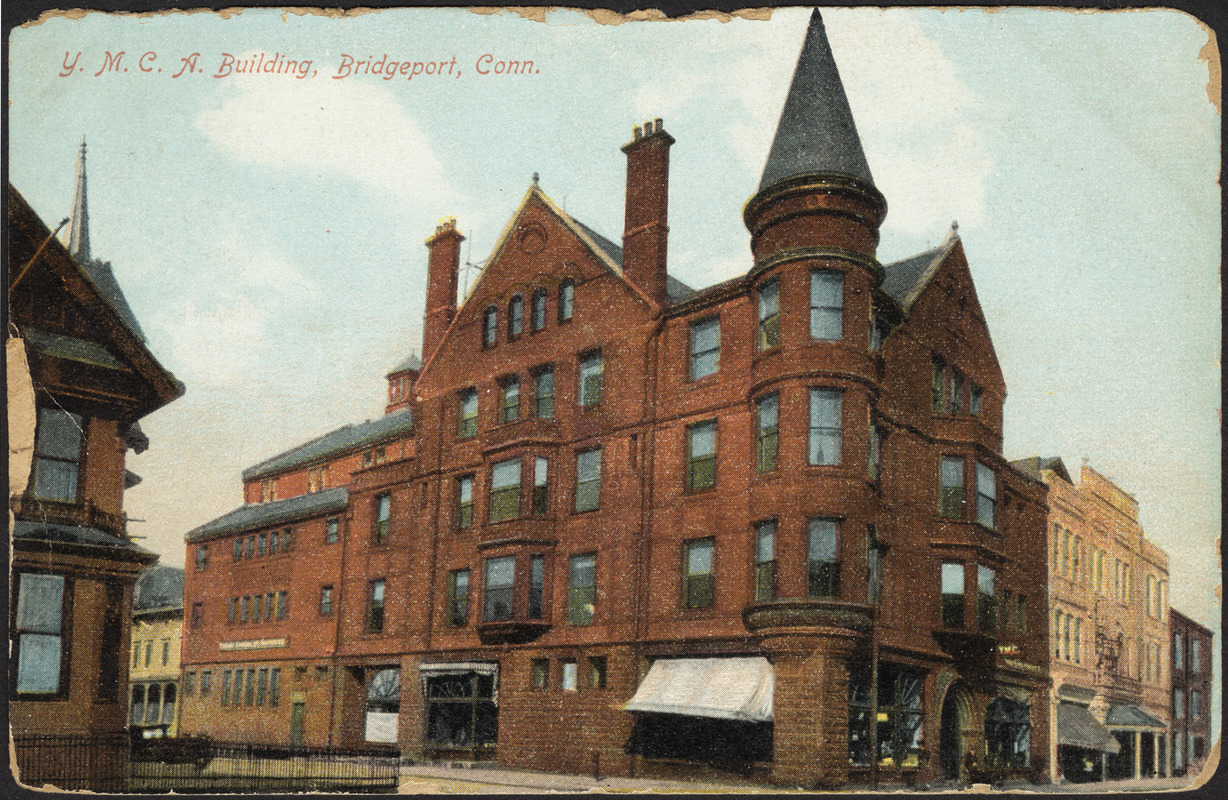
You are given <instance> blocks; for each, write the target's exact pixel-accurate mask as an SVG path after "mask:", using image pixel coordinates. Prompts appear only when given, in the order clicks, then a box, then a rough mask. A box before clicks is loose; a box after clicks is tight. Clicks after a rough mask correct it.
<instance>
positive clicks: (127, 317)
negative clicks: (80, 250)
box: [81, 261, 145, 342]
mask: <svg viewBox="0 0 1228 800" xmlns="http://www.w3.org/2000/svg"><path fill="white" fill-rule="evenodd" d="M81 266H82V267H83V268H84V269H85V274H86V275H87V276H89V279H90V280H91V281H92V282H93V284H94V288H96V289H97V290H98V293H99V294H100V295H102V299H103V300H105V301H106V302H107V305H109V306H110V307H111V308H112V310H114V311H115V313H116V314H118V315H119V318H120V319H121V320H123V321H124V324H125V325H127V326H128V327H129V328H131V329H132V332H133V333H135V334H136V336H137V338H138V339H140V340H141V341H142V342H143V341H145V331H143V330H141V324H140V323H139V322H137V321H136V314H134V313H132V306H130V305H128V298H126V297H124V290H123V289H121V288H119V282H118V281H116V280H115V273H114V271H112V269H111V262H109V261H84V262H81Z"/></svg>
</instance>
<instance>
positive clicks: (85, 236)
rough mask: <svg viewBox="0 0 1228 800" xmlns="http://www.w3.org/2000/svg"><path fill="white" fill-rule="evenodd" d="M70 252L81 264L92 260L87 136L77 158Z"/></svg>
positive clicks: (83, 138)
mask: <svg viewBox="0 0 1228 800" xmlns="http://www.w3.org/2000/svg"><path fill="white" fill-rule="evenodd" d="M71 220H72V221H71V222H70V223H69V224H70V226H71V227H70V231H69V237H68V252H69V253H71V254H72V256H73V258H75V259H77V261H78V262H79V263H81V264H85V263H87V262H88V261H89V260H90V211H89V206H88V205H87V204H86V200H85V137H82V138H81V155H80V156H79V157H78V159H77V189H76V192H75V193H74V194H73V199H72V217H71Z"/></svg>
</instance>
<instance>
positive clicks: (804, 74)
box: [759, 9, 874, 192]
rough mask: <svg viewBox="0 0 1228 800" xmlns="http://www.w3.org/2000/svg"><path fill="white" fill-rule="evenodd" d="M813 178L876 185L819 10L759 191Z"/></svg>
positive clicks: (807, 39)
mask: <svg viewBox="0 0 1228 800" xmlns="http://www.w3.org/2000/svg"><path fill="white" fill-rule="evenodd" d="M811 174H821V175H831V176H838V177H846V178H854V179H856V180H859V181H862V182H864V183H867V184H869V185H871V186H873V185H874V178H873V177H872V176H871V175H870V165H869V164H868V163H867V162H866V156H865V153H864V152H863V151H862V149H861V137H860V136H858V134H857V126H856V125H855V124H854V122H853V112H852V110H851V109H850V108H849V101H848V97H847V96H846V95H845V93H844V84H843V83H842V82H841V81H840V72H839V70H838V69H837V68H836V60H835V58H834V57H833V56H832V52H831V45H830V44H829V43H828V41H827V31H826V30H825V29H824V27H823V19H822V17H820V16H819V11H818V9H815V10H814V13H812V14H811V15H810V25H809V27H808V28H807V29H806V39H805V41H804V42H803V43H802V50H801V54H800V55H799V56H798V59H797V68H796V69H795V71H794V73H793V82H792V84H791V85H790V86H789V94H788V96H787V97H786V99H785V105H784V109H783V110H782V111H781V113H780V122H779V124H778V125H777V127H776V137H775V139H773V140H772V149H771V151H770V153H769V154H768V159H767V164H766V165H765V166H764V168H763V177H762V179H761V180H760V181H759V191H761V192H762V191H763V190H765V189H767V188H768V187H770V186H772V185H773V184H776V183H779V182H780V181H783V180H787V179H789V178H794V177H797V176H800V175H811Z"/></svg>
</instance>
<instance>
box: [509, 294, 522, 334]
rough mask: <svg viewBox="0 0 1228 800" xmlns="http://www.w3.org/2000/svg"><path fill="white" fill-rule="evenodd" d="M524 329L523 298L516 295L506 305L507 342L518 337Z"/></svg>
mask: <svg viewBox="0 0 1228 800" xmlns="http://www.w3.org/2000/svg"><path fill="white" fill-rule="evenodd" d="M523 328H524V298H523V297H521V296H520V295H516V296H515V297H513V298H512V299H511V301H510V302H508V304H507V338H508V341H511V340H513V339H517V338H519V337H520V333H521V331H522V330H523Z"/></svg>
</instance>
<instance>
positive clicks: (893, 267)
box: [883, 242, 950, 311]
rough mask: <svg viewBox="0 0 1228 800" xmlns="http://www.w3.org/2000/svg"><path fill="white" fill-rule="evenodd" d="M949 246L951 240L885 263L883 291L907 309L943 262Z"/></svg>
mask: <svg viewBox="0 0 1228 800" xmlns="http://www.w3.org/2000/svg"><path fill="white" fill-rule="evenodd" d="M949 247H950V242H944V243H943V244H941V245H939V246H938V247H934V248H931V249H929V250H926V251H925V252H923V253H918V254H917V255H915V256H910V257H908V258H905V259H903V260H901V261H893V262H892V263H890V264H883V291H884V292H886V293H887V295H888V296H889V297H891V299H892V300H894V301H895V302H896V303H897V304H898V305H899V306H900V308H902V309H904V310H906V311H907V310H908V308H909V306H911V305H912V303H913V301H914V300H916V299H917V295H918V294H920V293H921V290H922V289H924V288H925V284H927V283H928V282H929V279H930V277H931V276H932V275H933V273H934V271H935V270H936V269H937V267H938V265H939V264H941V263H942V258H943V256H945V255H946V253H947V250H948V249H949Z"/></svg>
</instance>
